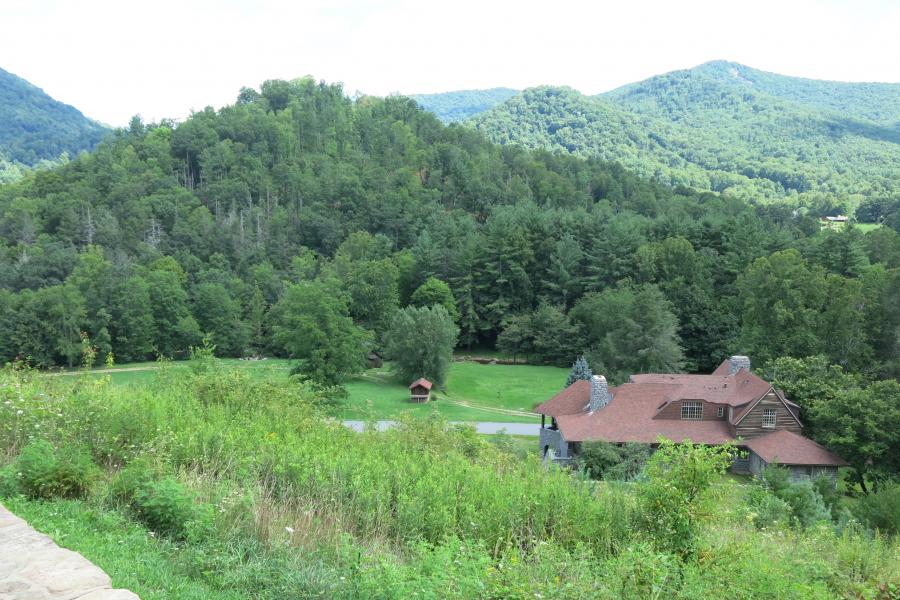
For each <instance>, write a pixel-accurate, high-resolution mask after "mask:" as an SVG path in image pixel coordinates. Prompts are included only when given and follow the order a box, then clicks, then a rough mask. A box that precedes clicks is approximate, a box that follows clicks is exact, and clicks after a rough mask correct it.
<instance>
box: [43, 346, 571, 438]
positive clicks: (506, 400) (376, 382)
mask: <svg viewBox="0 0 900 600" xmlns="http://www.w3.org/2000/svg"><path fill="white" fill-rule="evenodd" d="M221 364H222V365H223V366H225V367H228V368H237V369H241V370H246V371H248V372H250V373H251V374H252V376H253V377H255V378H256V377H258V378H287V377H288V375H289V374H290V371H291V368H292V367H293V365H294V361H291V360H287V359H277V358H270V359H268V360H264V361H247V360H238V359H235V358H225V359H221ZM160 368H161V365H160V363H156V362H142V363H129V364H123V365H116V366H114V367H112V368H111V369H105V368H99V369H97V370H95V372H96V373H97V374H98V376H99V375H101V374H102V375H104V376H109V377H110V378H111V379H112V382H113V383H114V384H116V385H142V384H146V383H149V382H150V381H152V379H153V378H154V377H156V374H157V371H158V370H159V369H160ZM162 368H165V369H173V370H176V371H177V370H186V369H188V368H189V363H188V362H187V361H176V362H167V363H163V364H162ZM73 373H82V372H73ZM567 375H568V369H561V368H557V367H545V366H535V365H482V364H478V363H475V362H454V363H453V364H452V365H451V367H450V376H449V378H448V380H447V390H446V391H445V392H437V393H435V394H434V395H433V397H434V398H436V400H435V401H432V402H429V403H427V404H413V403H411V402H410V401H409V390H408V389H407V385H408V383H407V382H401V381H398V380H396V379H395V378H394V377H393V375H392V374H391V371H390V368H389V366H387V365H386V366H385V367H383V368H380V369H369V370H367V371H366V372H365V373H363V374H362V375H360V376H358V377H355V378H353V379H351V380H350V381H349V382H348V383H347V385H346V387H347V391H348V392H349V398H347V399H346V400H344V401H343V402H342V403H341V404H340V405H339V406H338V407H337V408H335V409H334V411H333V413H334V415H335V416H336V417H338V418H342V419H375V420H378V419H392V418H396V417H397V416H399V415H400V414H401V413H404V412H408V413H410V414H413V415H416V416H423V417H424V416H427V415H429V414H431V413H432V412H433V411H436V412H437V413H439V414H440V415H441V416H443V417H444V418H446V419H448V420H451V421H500V422H510V423H533V422H535V419H536V417H535V416H533V415H529V414H522V413H530V412H531V409H532V408H533V407H534V405H535V404H538V403H539V402H543V401H544V400H546V399H548V398H550V397H551V396H553V395H554V394H556V393H557V392H558V391H560V390H561V389H562V388H563V383H565V380H566V376H567ZM54 376H56V375H54ZM60 376H66V375H60ZM73 376H74V375H73Z"/></svg>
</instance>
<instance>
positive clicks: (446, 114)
mask: <svg viewBox="0 0 900 600" xmlns="http://www.w3.org/2000/svg"><path fill="white" fill-rule="evenodd" d="M518 93H519V92H518V90H512V89H509V88H491V89H489V90H461V91H458V92H444V93H440V94H413V95H411V96H410V98H412V99H413V100H415V101H416V102H418V103H419V106H421V107H422V108H424V109H425V110H428V111H431V112H433V113H434V114H435V115H437V118H438V119H440V120H441V121H443V122H444V123H456V122H458V121H464V120H465V119H468V118H469V117H471V116H474V115H477V114H478V113H482V112H484V111H486V110H490V109H491V108H494V107H495V106H497V105H498V104H500V103H501V102H503V101H504V100H507V99H509V98H511V97H513V96H515V95H516V94H518Z"/></svg>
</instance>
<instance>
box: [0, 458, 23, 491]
mask: <svg viewBox="0 0 900 600" xmlns="http://www.w3.org/2000/svg"><path fill="white" fill-rule="evenodd" d="M18 493H19V478H18V477H17V476H16V466H15V465H6V466H5V467H0V498H9V497H11V496H15V495H16V494H18Z"/></svg>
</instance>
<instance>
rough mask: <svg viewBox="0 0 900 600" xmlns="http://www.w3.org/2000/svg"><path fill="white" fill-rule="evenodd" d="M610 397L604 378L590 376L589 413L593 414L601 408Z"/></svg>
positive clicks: (601, 376)
mask: <svg viewBox="0 0 900 600" xmlns="http://www.w3.org/2000/svg"><path fill="white" fill-rule="evenodd" d="M610 400H612V396H610V395H609V384H607V383H606V377H604V376H603V375H593V376H591V403H590V406H589V411H590V412H594V411H595V410H597V409H598V408H603V407H604V406H606V405H607V404H609V401H610Z"/></svg>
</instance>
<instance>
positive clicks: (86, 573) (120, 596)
mask: <svg viewBox="0 0 900 600" xmlns="http://www.w3.org/2000/svg"><path fill="white" fill-rule="evenodd" d="M0 599H2V600H75V599H78V600H140V598H138V597H137V596H136V595H135V594H133V593H131V592H129V591H128V590H115V589H112V581H111V580H110V578H109V575H107V574H106V573H104V572H103V571H102V570H101V569H100V568H99V567H96V566H94V565H93V564H91V563H90V561H88V560H87V559H86V558H84V557H83V556H81V555H80V554H78V553H77V552H72V551H71V550H66V549H65V548H60V547H59V546H57V545H56V544H55V543H54V542H53V540H51V539H50V538H49V537H47V536H46V535H44V534H42V533H38V532H37V531H35V530H34V529H32V528H31V527H29V526H28V523H26V522H25V521H23V520H22V519H20V518H19V517H17V516H15V515H14V514H12V513H11V512H9V511H8V510H6V508H4V507H3V505H0Z"/></svg>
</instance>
